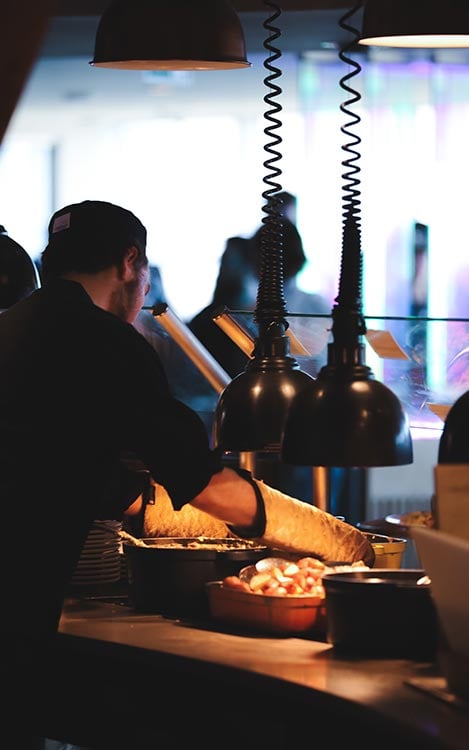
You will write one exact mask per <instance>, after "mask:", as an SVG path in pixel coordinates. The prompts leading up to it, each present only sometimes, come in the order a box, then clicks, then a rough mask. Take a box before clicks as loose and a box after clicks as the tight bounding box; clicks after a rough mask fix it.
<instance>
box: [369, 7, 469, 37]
mask: <svg viewBox="0 0 469 750" xmlns="http://www.w3.org/2000/svg"><path fill="white" fill-rule="evenodd" d="M358 41H359V44H363V45H368V46H377V47H417V48H418V47H422V48H448V47H454V48H457V47H469V3H467V2H465V0H445V1H444V2H442V1H441V0H366V2H365V4H364V9H363V21H362V32H361V35H360V39H359V40H358Z"/></svg>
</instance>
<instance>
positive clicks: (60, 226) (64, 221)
mask: <svg viewBox="0 0 469 750" xmlns="http://www.w3.org/2000/svg"><path fill="white" fill-rule="evenodd" d="M70 218H71V213H70V211H69V212H68V213H67V214H62V215H61V216H57V218H56V219H54V223H53V224H52V234H55V233H56V232H62V231H63V230H64V229H70Z"/></svg>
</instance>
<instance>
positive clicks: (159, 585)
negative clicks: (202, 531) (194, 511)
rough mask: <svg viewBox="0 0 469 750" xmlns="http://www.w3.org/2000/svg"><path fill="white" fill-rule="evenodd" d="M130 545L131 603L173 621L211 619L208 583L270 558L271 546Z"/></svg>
mask: <svg viewBox="0 0 469 750" xmlns="http://www.w3.org/2000/svg"><path fill="white" fill-rule="evenodd" d="M141 541H142V542H144V543H145V546H137V545H134V544H132V543H130V542H124V544H123V549H124V554H125V558H126V563H127V573H128V581H129V600H130V604H131V605H132V607H133V608H134V609H135V610H136V611H137V612H142V613H146V614H157V613H159V614H163V615H167V616H170V617H193V616H195V617H200V616H202V617H205V616H206V615H207V614H208V597H207V592H206V588H205V584H206V583H207V582H208V581H218V580H222V579H223V578H225V576H230V575H237V574H238V572H239V571H240V570H241V568H243V567H245V566H246V565H250V564H253V563H256V562H257V561H258V560H261V559H262V558H263V557H268V556H269V554H270V550H269V549H268V548H267V547H264V546H259V545H255V544H254V543H250V542H249V541H245V540H238V539H232V538H226V539H208V538H207V539H205V538H199V537H184V538H173V537H171V538H168V537H166V538H162V537H160V538H151V539H142V540H141Z"/></svg>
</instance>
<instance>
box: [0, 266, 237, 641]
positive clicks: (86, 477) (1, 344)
mask: <svg viewBox="0 0 469 750" xmlns="http://www.w3.org/2000/svg"><path fill="white" fill-rule="evenodd" d="M123 454H126V455H128V454H130V455H132V456H135V457H136V458H137V459H139V460H140V461H142V462H143V464H145V466H146V467H147V468H148V469H149V471H150V473H151V475H152V476H153V478H154V480H155V481H156V482H158V483H159V484H161V485H163V486H164V487H165V488H166V490H167V492H168V494H169V495H170V497H171V500H172V502H173V505H174V507H175V508H180V507H181V506H182V505H183V504H184V503H186V502H188V501H190V500H191V499H192V498H193V497H194V496H196V495H197V494H198V493H199V492H200V491H201V490H202V489H203V488H204V487H205V486H206V485H207V483H208V482H209V480H210V478H211V476H212V475H213V474H214V473H216V472H218V471H220V470H221V468H222V463H221V457H220V455H219V454H218V453H216V452H215V451H213V450H211V449H210V447H209V442H208V437H207V433H206V430H205V427H204V425H203V423H202V421H201V420H200V419H199V417H198V416H197V415H196V414H195V412H193V411H191V410H190V409H189V408H188V407H187V406H185V405H184V404H182V403H181V402H179V401H177V400H176V399H174V398H173V397H172V396H171V393H170V388H169V385H168V382H167V379H166V376H165V373H164V370H163V366H162V364H161V361H160V359H159V357H158V354H157V353H156V352H155V351H154V349H153V348H152V347H151V346H150V344H148V342H147V341H145V339H144V338H143V336H141V335H140V334H139V333H138V332H137V331H136V330H135V328H134V327H133V326H132V325H130V324H127V323H124V322H122V321H121V320H119V319H118V318H117V317H116V316H114V315H112V314H110V313H108V312H106V311H104V310H102V309H101V308H99V307H97V306H96V305H94V304H93V302H92V300H91V299H90V297H89V296H88V294H87V293H86V292H85V290H84V289H83V287H82V286H81V285H80V284H78V283H76V282H73V281H66V280H54V281H50V282H48V283H47V284H45V285H44V286H43V287H42V288H41V289H38V290H37V291H35V292H34V293H33V294H32V295H31V296H30V297H28V298H27V299H25V300H23V301H21V302H19V303H17V304H15V305H14V306H13V307H11V308H10V309H8V310H7V311H5V312H3V313H2V314H1V315H0V498H1V502H2V506H3V513H2V543H1V547H2V550H3V559H2V563H3V564H2V576H3V580H4V581H5V582H6V583H5V584H4V586H3V594H4V596H6V601H7V602H8V604H9V609H11V610H12V612H14V615H15V622H14V627H15V628H18V627H19V628H20V629H22V628H25V630H26V632H31V630H32V629H35V630H36V631H37V632H38V633H40V632H41V631H42V630H44V632H50V631H51V628H52V629H55V627H56V625H57V621H58V617H59V615H60V610H61V607H62V601H63V596H64V591H65V587H66V585H67V582H68V581H69V580H70V577H71V575H72V573H73V570H74V568H75V566H76V564H77V562H78V559H79V556H80V552H81V547H82V545H83V543H84V541H85V539H86V536H87V534H88V533H89V530H90V526H91V524H92V522H93V520H94V519H96V518H120V517H121V515H122V511H123V510H124V509H125V508H126V507H128V505H129V504H130V502H131V501H132V500H133V499H135V497H137V496H138V494H139V491H140V489H141V487H140V485H139V481H137V482H135V481H134V475H128V473H127V472H126V470H125V469H124V468H123V466H122V463H121V457H122V455H123ZM31 613H34V614H33V619H32V620H31ZM10 625H11V623H10ZM3 627H5V622H3ZM6 627H9V625H8V624H7V625H6Z"/></svg>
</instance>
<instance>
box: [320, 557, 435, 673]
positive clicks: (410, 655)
mask: <svg viewBox="0 0 469 750" xmlns="http://www.w3.org/2000/svg"><path fill="white" fill-rule="evenodd" d="M323 586H324V590H325V594H326V599H325V601H326V622H327V632H326V637H327V641H328V643H332V644H333V645H334V647H335V648H336V649H337V650H339V651H341V652H344V653H347V654H354V655H360V656H368V657H377V658H403V659H416V660H433V659H434V657H435V654H436V648H437V642H438V625H437V615H436V610H435V607H434V604H433V600H432V597H431V584H430V582H429V579H428V578H427V576H426V575H425V571H424V570H421V569H410V568H409V569H401V570H389V569H387V568H381V569H380V568H372V569H370V570H357V571H353V572H343V573H330V574H328V575H325V576H324V577H323Z"/></svg>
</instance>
